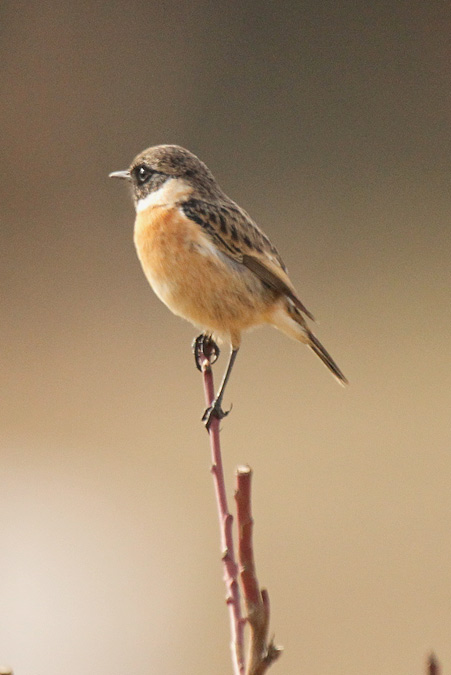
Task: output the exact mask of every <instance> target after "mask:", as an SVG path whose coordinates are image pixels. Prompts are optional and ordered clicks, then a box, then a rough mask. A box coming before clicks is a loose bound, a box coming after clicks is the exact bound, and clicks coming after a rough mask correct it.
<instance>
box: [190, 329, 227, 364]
mask: <svg viewBox="0 0 451 675" xmlns="http://www.w3.org/2000/svg"><path fill="white" fill-rule="evenodd" d="M220 353H221V350H220V349H219V347H218V345H217V344H216V342H215V341H214V340H213V338H212V337H211V335H207V334H206V333H202V334H201V335H198V336H197V338H196V339H195V340H194V341H193V354H194V363H195V364H196V368H197V370H200V371H202V360H203V359H202V357H204V358H205V359H207V360H208V361H209V363H210V365H213V363H215V362H216V361H217V360H218V358H219V354H220Z"/></svg>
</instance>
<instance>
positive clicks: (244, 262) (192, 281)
mask: <svg viewBox="0 0 451 675" xmlns="http://www.w3.org/2000/svg"><path fill="white" fill-rule="evenodd" d="M110 177H114V178H123V179H125V180H127V181H129V182H130V183H131V185H132V189H133V198H134V202H135V209H136V220H135V228H134V242H135V246H136V250H137V253H138V258H139V260H140V262H141V265H142V268H143V270H144V274H145V275H146V277H147V279H148V281H149V283H150V285H151V286H152V288H153V290H154V291H155V293H156V295H157V296H158V297H159V298H160V300H162V301H163V302H164V303H165V304H166V305H167V306H168V307H169V309H170V310H171V311H172V312H173V313H174V314H177V315H178V316H182V317H183V318H184V319H187V320H188V321H190V322H191V323H192V324H194V325H195V326H197V327H199V328H201V329H202V331H203V335H204V336H206V337H207V338H211V337H212V336H214V337H215V338H219V339H222V340H226V341H228V342H229V343H230V345H231V353H230V358H229V362H228V365H227V368H226V371H225V374H224V377H223V380H222V383H221V386H220V388H219V390H218V394H217V396H216V397H215V400H214V403H213V405H212V406H211V407H210V408H209V409H207V410H206V411H205V414H204V417H203V419H204V422H205V424H206V426H207V428H208V426H209V424H210V421H211V418H212V416H213V415H214V416H216V417H218V418H222V417H224V415H225V414H226V413H224V411H223V410H222V407H221V404H222V399H223V396H224V390H225V386H226V384H227V381H228V379H229V377H230V373H231V371H232V368H233V364H234V362H235V359H236V355H237V353H238V350H239V348H240V344H241V335H242V333H243V332H244V331H246V330H248V329H250V328H253V327H254V326H259V325H261V324H265V323H268V324H270V325H272V326H274V327H275V328H278V329H279V330H281V331H282V332H283V333H285V335H288V336H289V337H291V338H294V339H295V340H298V341H299V342H303V343H305V344H306V345H307V346H308V347H310V349H311V350H312V351H313V352H315V354H316V355H317V356H319V358H320V359H321V360H322V361H323V363H324V364H325V365H326V366H327V367H328V368H329V370H330V371H331V372H332V373H333V374H334V375H335V377H336V378H337V379H338V380H339V381H340V382H341V383H343V384H344V383H346V382H347V380H346V378H345V376H344V375H343V373H342V372H341V370H340V369H339V367H338V366H337V364H336V363H335V361H334V360H333V359H332V357H331V356H330V354H329V353H328V352H327V351H326V350H325V348H324V347H323V346H322V344H321V343H320V342H319V340H318V339H317V338H316V336H315V335H314V334H313V332H312V331H311V329H310V327H309V326H308V324H307V321H306V317H307V318H309V319H312V320H313V316H312V315H311V314H310V312H309V311H308V310H307V309H306V307H305V306H304V305H303V304H302V302H301V301H300V299H299V298H298V296H297V293H296V291H295V289H294V286H293V284H292V283H291V280H290V278H289V276H288V273H287V268H286V267H285V264H284V262H283V260H282V258H281V257H280V255H279V253H278V251H277V249H276V248H275V247H274V246H273V245H272V243H271V242H270V240H269V239H268V237H267V236H266V235H265V234H264V232H262V230H261V229H260V228H259V227H258V226H257V225H256V224H255V223H254V221H253V220H252V219H251V218H250V216H249V215H248V214H247V213H246V211H244V209H242V208H241V207H240V206H238V204H236V203H235V202H233V201H232V200H231V199H229V197H227V195H226V194H224V192H223V191H222V190H221V188H220V187H219V185H218V183H217V182H216V180H215V179H214V177H213V175H212V173H211V172H210V170H209V169H208V167H207V166H206V165H205V164H204V163H203V162H201V160H200V159H198V158H197V157H196V156H195V155H193V154H192V153H191V152H189V151H188V150H185V149H184V148H181V147H180V146H178V145H157V146H155V147H152V148H148V149H147V150H144V151H143V152H141V153H140V154H139V155H138V156H137V157H136V158H135V159H134V160H133V162H132V164H131V166H130V168H129V169H127V170H126V171H115V172H113V173H111V174H110Z"/></svg>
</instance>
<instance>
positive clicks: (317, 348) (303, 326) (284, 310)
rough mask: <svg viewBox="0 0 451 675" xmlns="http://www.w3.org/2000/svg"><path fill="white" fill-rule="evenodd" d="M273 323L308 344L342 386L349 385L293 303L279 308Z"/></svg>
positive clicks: (274, 315) (290, 335)
mask: <svg viewBox="0 0 451 675" xmlns="http://www.w3.org/2000/svg"><path fill="white" fill-rule="evenodd" d="M271 323H272V324H273V325H274V326H275V327H276V328H278V329H279V330H281V331H283V332H284V333H285V335H288V336H289V337H292V338H294V339H295V340H299V341H300V342H304V343H305V344H307V345H308V346H309V347H310V349H311V350H312V351H313V352H315V354H316V355H317V356H319V358H320V359H321V361H322V362H323V363H324V364H325V365H326V366H327V367H328V368H329V370H330V371H331V373H332V374H333V375H335V377H336V378H337V380H338V381H339V382H340V384H348V380H347V379H346V377H345V376H344V375H343V373H342V372H341V370H340V368H339V367H338V366H337V364H336V363H335V361H334V360H333V358H332V357H331V355H330V354H329V352H328V351H327V350H326V349H325V348H324V347H323V345H322V344H321V342H320V341H319V340H318V338H317V337H316V335H314V334H313V333H312V331H311V330H310V328H309V327H308V325H307V322H306V320H305V319H304V317H303V316H302V314H301V312H300V311H299V310H298V308H297V307H295V306H294V305H293V304H292V303H291V302H289V301H288V303H287V305H286V306H283V307H280V306H279V308H278V310H277V311H276V312H275V313H274V314H273V316H272V321H271Z"/></svg>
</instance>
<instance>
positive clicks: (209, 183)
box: [129, 145, 222, 200]
mask: <svg viewBox="0 0 451 675" xmlns="http://www.w3.org/2000/svg"><path fill="white" fill-rule="evenodd" d="M129 177H130V180H131V182H132V185H133V192H134V196H135V199H136V200H139V199H142V198H143V197H146V196H147V195H148V194H149V193H150V192H153V191H154V190H158V188H159V187H161V185H162V184H163V183H164V182H165V181H166V180H167V179H168V178H182V179H184V180H185V181H186V182H187V183H188V184H189V185H191V186H192V187H193V188H194V189H193V193H192V195H193V197H198V198H200V199H212V198H216V199H217V198H218V197H219V196H220V195H222V192H221V190H220V188H219V186H218V184H217V183H216V181H215V179H214V177H213V174H212V173H211V171H210V169H209V168H208V167H207V166H206V165H205V164H204V163H203V162H202V161H201V160H200V159H199V158H198V157H196V155H193V154H192V153H191V152H189V150H185V148H182V147H180V146H179V145H155V146H154V147H152V148H147V150H143V152H141V153H140V154H139V155H137V156H136V157H135V159H134V160H133V162H132V164H131V166H130V169H129Z"/></svg>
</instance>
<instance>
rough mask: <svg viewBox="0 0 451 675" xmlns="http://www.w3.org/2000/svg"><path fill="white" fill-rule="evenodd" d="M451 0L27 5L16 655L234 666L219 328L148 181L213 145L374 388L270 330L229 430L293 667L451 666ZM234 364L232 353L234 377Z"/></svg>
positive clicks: (21, 673)
mask: <svg viewBox="0 0 451 675" xmlns="http://www.w3.org/2000/svg"><path fill="white" fill-rule="evenodd" d="M450 19H451V10H450V7H449V5H448V4H447V3H444V2H435V1H433V2H430V3H424V2H419V1H416V0H414V1H413V2H410V3H402V2H390V1H388V0H387V1H386V2H384V1H381V2H376V3H368V2H363V1H362V0H357V1H354V2H346V1H345V2H338V3H336V2H323V3H318V2H317V1H313V0H305V1H301V2H299V1H288V2H284V3H275V2H274V3H253V2H249V3H241V2H234V1H233V2H213V1H207V0H205V1H204V2H202V1H199V2H188V3H183V2H173V3H161V2H160V3H154V2H137V1H136V0H128V1H127V2H125V0H118V1H116V2H110V3H106V2H105V3H95V2H90V1H89V0H86V1H85V2H75V3H72V2H68V1H67V0H64V1H61V0H59V1H58V2H56V1H52V0H49V1H47V2H44V3H37V2H24V1H20V0H17V1H16V2H14V3H13V2H5V3H3V4H2V7H1V10H0V49H1V84H2V91H3V95H2V106H1V130H2V143H1V153H2V155H3V157H2V160H1V166H2V168H3V172H2V173H3V179H2V181H1V186H0V189H1V192H2V195H1V204H2V214H1V238H2V241H1V253H2V265H1V288H2V303H1V305H2V310H1V312H2V317H1V333H2V351H3V359H2V362H3V363H2V394H3V396H2V398H3V403H2V411H1V465H2V468H1V492H0V494H1V508H0V541H1V550H2V553H1V556H0V585H1V591H0V606H1V611H0V662H3V663H6V664H10V665H11V666H12V667H13V668H14V671H15V674H16V675H44V673H45V675H61V673H64V675H75V674H77V675H78V674H79V673H84V674H86V675H88V674H89V675H90V674H92V675H94V674H96V675H97V674H100V673H109V674H111V675H119V674H122V673H125V672H127V673H128V672H130V673H137V674H140V673H143V674H144V673H171V674H175V673H183V674H184V675H186V674H189V673H193V674H194V673H196V674H198V673H221V674H222V673H224V675H225V674H226V673H230V672H231V666H230V658H229V646H228V644H229V633H228V618H227V612H226V608H225V605H224V603H223V595H224V590H223V584H222V579H221V577H222V570H221V564H220V557H219V554H220V551H219V539H218V532H217V518H216V513H215V505H214V496H213V489H212V485H211V478H210V475H209V450H208V441H207V435H206V433H205V431H204V429H203V427H202V425H201V423H200V415H201V413H202V410H203V392H202V384H201V378H200V376H199V374H198V373H197V371H196V370H195V369H194V364H193V359H192V356H191V353H190V343H191V340H192V338H193V337H194V336H195V335H196V331H195V329H194V328H192V327H191V326H190V325H189V324H186V323H184V322H182V321H181V320H180V319H178V318H176V317H174V316H172V315H171V314H170V313H169V311H168V310H167V309H166V308H165V307H164V306H163V305H162V304H161V303H160V302H159V301H158V300H157V298H156V297H155V296H154V295H153V293H152V291H151V290H150V288H149V286H148V284H147V282H146V280H145V278H144V275H143V274H142V272H141V269H140V267H139V263H138V261H137V259H136V256H135V252H134V248H133V243H132V224H133V219H134V214H133V208H132V204H131V199H130V196H129V195H128V194H127V191H126V189H125V186H124V185H123V184H119V183H117V182H113V181H108V179H107V174H108V172H110V171H112V170H117V169H124V168H126V167H127V166H128V164H129V162H130V161H131V159H132V158H133V156H134V155H135V154H136V153H137V152H139V151H141V150H142V149H143V148H145V147H146V146H149V145H154V144H157V143H179V144H181V145H184V146H186V147H188V148H189V149H191V150H192V151H193V152H195V153H196V154H198V155H199V156H200V157H201V158H202V159H203V160H204V161H205V162H206V163H207V164H208V166H209V167H210V168H211V169H212V171H213V173H214V174H215V176H216V178H217V179H218V181H219V182H220V184H221V185H222V187H223V188H224V190H225V191H226V192H227V193H228V194H229V195H230V196H231V197H232V198H234V199H235V200H237V201H238V202H239V203H240V204H241V205H242V206H243V207H244V208H246V209H247V210H248V211H250V213H251V214H252V216H253V217H254V218H255V219H256V220H257V222H258V223H259V224H260V225H261V226H262V227H263V228H264V229H265V231H266V232H267V233H268V234H269V236H270V237H271V238H272V239H273V241H274V242H275V243H276V245H277V246H278V248H279V250H280V251H281V253H282V255H283V257H284V258H285V261H286V263H287V265H288V267H289V270H290V273H291V277H292V279H293V281H294V283H295V285H296V286H297V288H298V290H299V294H300V297H301V298H302V300H303V301H304V302H305V303H306V305H307V307H309V308H310V309H311V310H312V311H313V312H314V314H315V315H316V316H317V318H318V326H317V334H318V336H319V337H320V339H321V340H322V341H323V342H324V344H325V345H326V347H327V349H329V350H330V351H331V353H332V354H333V356H334V358H335V359H336V360H337V362H338V364H339V365H340V367H341V368H342V369H343V371H344V372H345V374H346V375H347V376H348V378H349V379H350V382H351V385H350V387H349V388H347V389H346V390H345V389H342V388H340V387H339V386H338V385H337V384H336V383H335V382H334V380H333V378H332V377H330V375H329V374H328V373H327V371H326V369H325V368H324V367H323V366H322V365H321V363H320V362H319V361H318V360H317V359H316V358H314V356H313V355H312V354H311V353H310V352H309V351H308V350H307V349H305V348H303V347H301V346H299V345H298V344H296V343H294V342H290V341H288V340H287V339H286V338H285V337H284V336H282V335H281V334H279V333H277V332H275V331H273V330H270V329H264V330H260V331H257V332H254V333H251V334H250V335H248V336H247V337H246V338H245V341H244V345H243V348H242V350H241V353H240V356H239V359H238V361H237V365H236V370H235V372H234V376H233V379H232V382H231V384H230V387H229V389H228V392H227V396H226V401H225V403H226V404H229V403H230V402H231V401H233V404H234V407H233V413H232V414H231V415H230V417H229V418H228V419H227V420H226V421H225V422H224V424H223V428H224V431H223V446H224V453H225V464H226V466H225V468H226V472H227V478H228V481H229V490H230V495H232V490H233V470H234V467H235V466H236V465H237V464H238V463H249V464H250V465H251V466H252V467H253V469H254V472H255V477H254V479H255V482H254V485H255V489H254V515H255V519H256V529H255V537H256V554H257V564H258V571H259V577H260V581H261V582H262V583H263V584H264V585H266V586H267V587H268V589H269V591H270V596H271V600H272V622H271V623H272V629H273V630H274V631H275V633H276V640H277V641H278V642H279V643H281V644H282V645H284V647H285V654H284V656H283V660H282V661H281V662H280V663H278V664H276V665H275V666H274V668H273V670H274V673H276V672H277V673H284V674H285V675H295V674H297V673H304V672H305V673H307V672H308V673H311V674H312V675H320V674H321V675H323V674H324V673H327V672H329V673H334V674H344V673H346V674H347V675H348V674H349V673H355V674H357V673H361V672H367V673H377V674H378V675H381V674H382V675H384V674H387V675H388V674H389V673H390V674H392V673H397V674H398V675H411V674H412V673H421V672H422V671H423V664H424V660H425V657H426V654H427V653H428V652H429V650H430V649H432V648H433V649H434V650H436V652H437V654H438V656H439V658H440V660H441V662H442V663H443V664H444V665H445V666H446V669H447V670H448V671H450V670H451V640H450V634H451V534H450V519H451V489H450V473H451V443H450V441H451V433H450V421H449V418H450V409H451V395H450V385H451V377H450V370H451V369H450V363H451V358H450V357H451V347H450V318H451V317H450V314H451V313H450V256H451V243H450V232H449V227H450V207H451V191H450V176H449V164H450V123H451V96H450V63H451V49H450V38H449V36H450V27H451V21H450ZM224 365H225V359H224V358H223V359H221V362H220V363H219V364H218V368H217V370H216V373H217V382H218V379H219V374H220V373H222V369H223V367H224Z"/></svg>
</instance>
